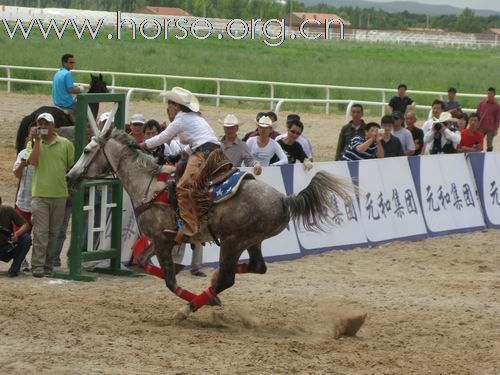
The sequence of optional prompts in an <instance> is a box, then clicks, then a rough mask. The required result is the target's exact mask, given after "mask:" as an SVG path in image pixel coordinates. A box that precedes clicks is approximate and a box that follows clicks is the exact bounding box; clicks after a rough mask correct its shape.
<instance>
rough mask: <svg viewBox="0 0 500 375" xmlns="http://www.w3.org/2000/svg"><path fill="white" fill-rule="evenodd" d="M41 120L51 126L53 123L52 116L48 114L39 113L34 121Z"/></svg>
mask: <svg viewBox="0 0 500 375" xmlns="http://www.w3.org/2000/svg"><path fill="white" fill-rule="evenodd" d="M41 119H44V120H45V121H47V122H50V123H51V124H53V123H54V116H52V115H51V114H50V113H41V114H40V115H38V117H37V118H36V121H38V120H41Z"/></svg>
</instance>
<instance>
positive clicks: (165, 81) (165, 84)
mask: <svg viewBox="0 0 500 375" xmlns="http://www.w3.org/2000/svg"><path fill="white" fill-rule="evenodd" d="M163 91H167V77H163ZM166 102H167V98H165V97H163V104H165V103H166Z"/></svg>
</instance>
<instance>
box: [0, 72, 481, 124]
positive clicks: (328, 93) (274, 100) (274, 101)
mask: <svg viewBox="0 0 500 375" xmlns="http://www.w3.org/2000/svg"><path fill="white" fill-rule="evenodd" d="M0 69H5V71H6V77H0V82H6V83H7V92H11V91H12V83H25V84H36V85H52V81H51V80H36V79H20V78H13V77H12V72H13V71H43V72H56V71H57V70H58V68H41V67H29V66H13V65H0ZM73 72H74V73H89V74H103V75H108V76H111V85H110V86H108V88H109V89H111V91H112V92H115V91H122V92H126V93H127V96H126V103H125V104H126V108H125V111H126V112H125V114H126V116H127V117H126V118H128V108H129V102H130V100H131V99H132V95H133V94H134V93H135V92H141V93H151V94H159V93H160V92H162V91H165V90H167V89H168V81H169V80H181V81H198V82H199V81H208V82H213V83H214V85H215V87H214V88H215V91H216V93H215V94H209V93H196V95H197V96H198V97H200V98H208V99H215V105H216V106H217V107H219V106H220V103H221V100H238V101H249V102H251V101H253V102H264V103H268V104H269V107H270V109H274V110H275V111H276V112H279V111H280V110H281V107H282V106H283V105H284V104H286V103H301V104H324V105H325V113H326V114H329V113H330V104H347V108H346V113H345V115H346V119H348V117H349V114H350V109H351V106H352V105H353V104H354V103H359V104H362V105H366V106H374V107H380V109H381V115H382V116H383V115H384V114H385V111H386V108H387V97H388V95H390V96H392V95H394V94H395V89H393V88H392V89H387V88H373V87H354V86H352V87H351V86H336V85H320V84H307V83H289V82H271V81H254V80H244V79H230V78H211V77H189V76H177V75H165V74H146V73H124V72H108V71H103V72H98V71H94V70H73ZM117 77H144V78H156V79H158V80H160V81H161V82H162V85H163V89H162V90H158V89H151V88H146V87H124V86H117V85H116V78H117ZM223 83H231V84H241V85H262V86H267V87H269V96H267V97H265V96H239V95H224V94H222V84H223ZM80 85H81V86H84V87H88V84H80ZM276 87H295V88H314V89H318V90H322V91H324V99H310V98H280V97H276V96H275V89H276ZM346 91H356V92H376V93H379V94H380V97H381V100H380V101H365V100H356V99H355V98H352V99H332V93H335V92H339V93H340V92H346ZM408 94H410V95H412V96H413V97H414V99H416V102H417V103H418V97H417V96H418V95H432V96H434V97H436V98H440V99H444V98H445V97H446V95H447V93H446V92H439V91H418V90H408ZM457 96H458V97H460V98H477V99H482V98H484V94H469V93H460V94H459V95H457ZM163 101H164V102H165V98H164V99H163ZM417 108H419V109H430V108H431V106H429V105H417ZM463 110H464V111H466V112H472V111H474V109H471V108H464V109H463Z"/></svg>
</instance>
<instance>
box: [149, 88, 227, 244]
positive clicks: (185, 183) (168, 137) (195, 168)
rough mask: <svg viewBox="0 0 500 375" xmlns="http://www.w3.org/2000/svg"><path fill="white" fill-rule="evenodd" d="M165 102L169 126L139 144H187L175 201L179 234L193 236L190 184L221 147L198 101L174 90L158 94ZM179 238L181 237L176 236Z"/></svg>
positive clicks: (193, 206)
mask: <svg viewBox="0 0 500 375" xmlns="http://www.w3.org/2000/svg"><path fill="white" fill-rule="evenodd" d="M161 96H164V97H166V98H167V100H168V105H167V113H168V118H169V120H170V121H171V122H170V125H169V126H168V127H167V128H166V129H165V130H164V131H162V132H161V133H160V134H158V135H157V136H155V137H152V138H150V139H147V140H146V141H144V142H142V143H141V144H140V146H141V147H142V148H143V149H151V148H155V147H158V146H159V145H161V144H163V143H167V144H170V142H171V141H172V140H173V139H174V138H175V137H178V138H179V141H180V142H181V143H183V144H186V145H187V147H186V148H185V151H186V152H187V153H188V154H190V156H189V159H188V162H187V165H186V169H185V171H184V174H183V175H182V177H181V178H180V179H179V182H178V183H177V201H178V204H179V211H180V216H181V218H182V220H183V227H182V230H180V233H179V235H186V236H193V235H195V234H196V233H197V232H198V231H199V224H198V210H197V207H196V202H195V201H194V199H193V192H194V191H195V187H194V186H193V181H196V179H197V177H198V176H199V172H200V168H201V167H202V165H203V164H204V161H205V157H206V156H207V155H208V154H209V153H210V152H212V151H213V150H215V149H218V148H220V142H219V140H218V139H217V136H216V135H215V133H214V131H213V129H212V128H211V127H210V125H209V124H208V122H207V121H206V120H205V119H204V118H203V117H202V116H201V114H200V112H199V111H200V103H199V102H198V99H197V98H196V97H195V96H194V95H193V94H192V93H191V92H190V91H188V90H186V89H183V88H181V87H174V88H173V89H172V90H171V91H167V92H165V93H164V94H161ZM179 237H180V236H179Z"/></svg>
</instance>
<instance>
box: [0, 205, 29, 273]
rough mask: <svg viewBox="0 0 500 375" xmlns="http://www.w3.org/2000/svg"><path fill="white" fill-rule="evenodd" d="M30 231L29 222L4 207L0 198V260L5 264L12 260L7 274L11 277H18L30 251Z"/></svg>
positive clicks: (9, 208) (12, 208) (7, 207)
mask: <svg viewBox="0 0 500 375" xmlns="http://www.w3.org/2000/svg"><path fill="white" fill-rule="evenodd" d="M14 225H15V226H14ZM14 228H16V229H17V230H14ZM29 231H30V226H29V224H28V223H27V221H26V220H25V219H24V218H23V217H22V216H21V215H19V214H18V213H17V212H16V210H15V209H14V207H9V206H4V205H2V197H0V260H1V261H3V262H10V260H12V264H11V266H10V268H9V271H8V272H7V275H8V276H9V277H16V276H17V275H18V274H19V271H20V269H21V264H22V263H23V260H24V258H25V257H26V254H27V253H28V251H29V250H30V246H31V237H30V235H29Z"/></svg>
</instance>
